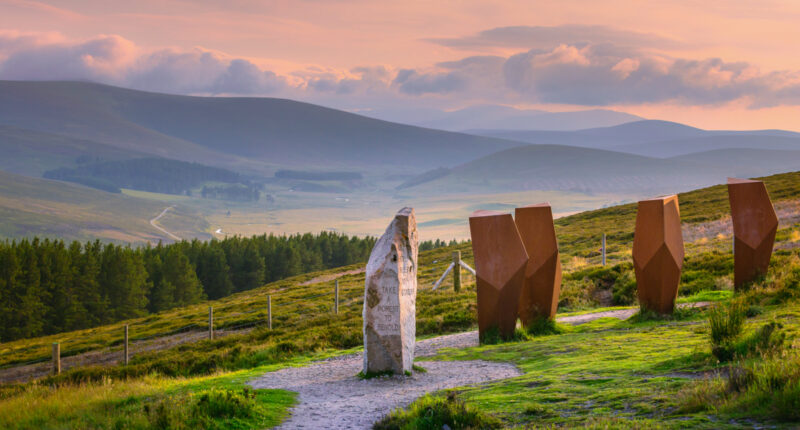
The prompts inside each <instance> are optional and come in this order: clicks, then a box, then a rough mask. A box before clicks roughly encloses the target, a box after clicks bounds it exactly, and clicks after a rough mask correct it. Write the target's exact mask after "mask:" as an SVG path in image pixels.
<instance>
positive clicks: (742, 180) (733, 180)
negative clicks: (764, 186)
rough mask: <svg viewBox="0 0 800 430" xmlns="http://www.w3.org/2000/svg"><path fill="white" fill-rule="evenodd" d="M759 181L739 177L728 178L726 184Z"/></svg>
mask: <svg viewBox="0 0 800 430" xmlns="http://www.w3.org/2000/svg"><path fill="white" fill-rule="evenodd" d="M757 182H761V181H756V180H754V179H741V178H728V185H735V184H753V183H757Z"/></svg>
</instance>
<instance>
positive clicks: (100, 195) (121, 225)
mask: <svg viewBox="0 0 800 430" xmlns="http://www.w3.org/2000/svg"><path fill="white" fill-rule="evenodd" d="M165 207H167V205H166V204H165V203H162V202H158V201H155V200H148V199H142V198H136V197H131V196H127V195H124V194H113V193H107V192H104V191H99V190H95V189H92V188H86V187H82V186H78V185H72V184H67V183H64V182H58V181H50V180H45V179H37V178H29V177H26V176H20V175H15V174H11V173H6V172H0V237H2V238H9V239H17V238H23V237H31V236H34V235H36V236H39V237H49V238H55V239H62V240H94V239H101V240H104V241H110V242H117V243H138V244H141V243H144V242H152V243H156V242H158V241H165V242H170V241H172V239H171V238H170V237H169V236H168V235H167V234H165V233H163V232H162V231H160V230H158V229H157V228H155V227H154V226H153V225H151V224H150V220H151V219H152V218H154V217H156V216H157V215H159V213H161V211H163V210H164V208H165ZM168 217H169V218H171V219H170V223H169V224H170V227H171V228H175V227H178V226H185V227H178V230H181V229H185V231H178V233H184V234H191V236H192V237H195V236H197V237H201V238H203V237H205V238H208V237H209V235H208V234H207V233H205V232H204V229H203V225H202V224H203V223H202V219H200V218H199V217H198V216H197V214H195V213H193V212H192V211H189V209H187V208H178V209H177V210H176V211H172V212H171V213H170V214H169V216H168ZM198 223H199V224H198ZM173 226H175V227H173Z"/></svg>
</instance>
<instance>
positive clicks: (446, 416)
mask: <svg viewBox="0 0 800 430" xmlns="http://www.w3.org/2000/svg"><path fill="white" fill-rule="evenodd" d="M444 426H447V427H449V428H451V429H476V430H477V429H499V428H501V427H502V423H501V422H500V420H498V419H497V418H495V417H493V416H491V415H489V414H487V413H485V412H482V411H480V410H479V409H477V408H474V407H471V406H468V405H466V404H465V403H464V402H463V401H461V400H459V399H457V398H456V396H455V393H452V392H450V393H448V394H447V397H445V398H441V397H430V396H425V397H422V398H421V399H419V400H417V401H415V402H414V403H412V404H411V406H410V407H409V408H408V410H407V411H404V410H402V409H397V410H395V411H394V412H392V413H391V414H389V415H387V416H386V417H384V418H383V419H381V420H380V421H378V422H377V423H375V425H374V426H373V427H372V428H373V429H374V430H406V429H408V430H411V429H419V430H441V429H442V428H445V427H444Z"/></svg>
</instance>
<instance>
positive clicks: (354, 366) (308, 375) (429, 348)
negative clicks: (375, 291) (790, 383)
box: [249, 303, 708, 429]
mask: <svg viewBox="0 0 800 430" xmlns="http://www.w3.org/2000/svg"><path fill="white" fill-rule="evenodd" d="M707 305H708V303H690V304H683V305H680V306H690V307H704V306H707ZM636 312H638V308H633V309H619V310H613V311H605V312H595V313H589V314H584V315H575V316H569V317H562V318H559V319H558V321H559V322H561V323H566V324H573V325H578V324H585V323H587V322H590V321H594V320H596V319H599V318H604V317H612V318H618V319H626V318H629V317H630V316H631V315H633V314H634V313H636ZM477 345H478V332H477V331H470V332H465V333H458V334H451V335H446V336H440V337H435V338H431V339H425V340H420V341H417V345H416V354H415V355H416V356H417V357H430V356H433V355H436V353H437V351H438V350H439V349H440V348H467V347H471V346H477ZM362 363H363V356H362V354H360V353H359V354H352V355H347V356H342V357H336V358H332V359H329V360H325V361H320V362H317V363H314V364H311V365H309V366H305V367H293V368H288V369H282V370H278V371H275V372H270V373H266V374H264V375H263V376H260V377H258V378H256V379H254V380H252V381H250V382H249V384H250V385H251V386H253V388H280V389H284V390H289V391H294V392H296V393H298V395H299V396H298V400H299V403H298V405H297V406H295V407H294V408H292V411H291V416H290V417H289V418H288V419H287V420H286V421H284V422H283V423H282V424H281V425H280V426H279V427H277V428H278V429H319V428H335V429H368V428H370V427H371V426H372V424H373V423H374V422H375V421H377V420H379V419H380V418H381V417H383V416H384V415H386V414H388V413H389V412H391V411H392V410H394V409H395V408H398V407H405V406H408V404H409V403H411V402H413V401H414V400H415V399H417V398H419V397H421V396H423V395H424V394H426V393H430V392H434V391H439V390H443V389H447V388H455V387H461V386H465V385H474V384H483V383H488V382H491V381H497V380H501V379H508V378H513V377H515V376H519V375H521V374H522V372H520V371H519V369H517V368H516V366H514V365H512V364H509V363H497V362H488V361H481V360H473V361H446V362H444V361H418V362H417V364H418V365H420V366H422V367H424V368H425V369H426V370H427V372H426V373H422V374H418V373H416V372H415V373H414V375H412V376H409V377H403V376H395V377H381V378H373V379H369V380H361V379H359V378H358V377H356V374H357V373H358V372H359V371H360V370H361V366H362Z"/></svg>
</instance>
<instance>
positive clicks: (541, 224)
mask: <svg viewBox="0 0 800 430" xmlns="http://www.w3.org/2000/svg"><path fill="white" fill-rule="evenodd" d="M514 222H515V223H516V224H517V230H519V234H520V236H521V237H522V243H523V244H524V245H525V251H527V253H528V264H527V267H526V269H525V283H524V284H523V286H522V293H521V294H520V297H519V308H518V313H519V318H520V320H522V324H523V325H524V326H526V327H527V326H528V324H529V323H530V322H532V321H534V320H535V319H538V318H553V317H555V316H556V310H557V309H558V295H559V294H560V293H561V258H560V257H559V255H558V242H557V241H556V230H555V227H554V226H553V211H552V209H551V208H550V204H549V203H540V204H537V205H530V206H525V207H522V208H517V209H516V210H515V211H514Z"/></svg>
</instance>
